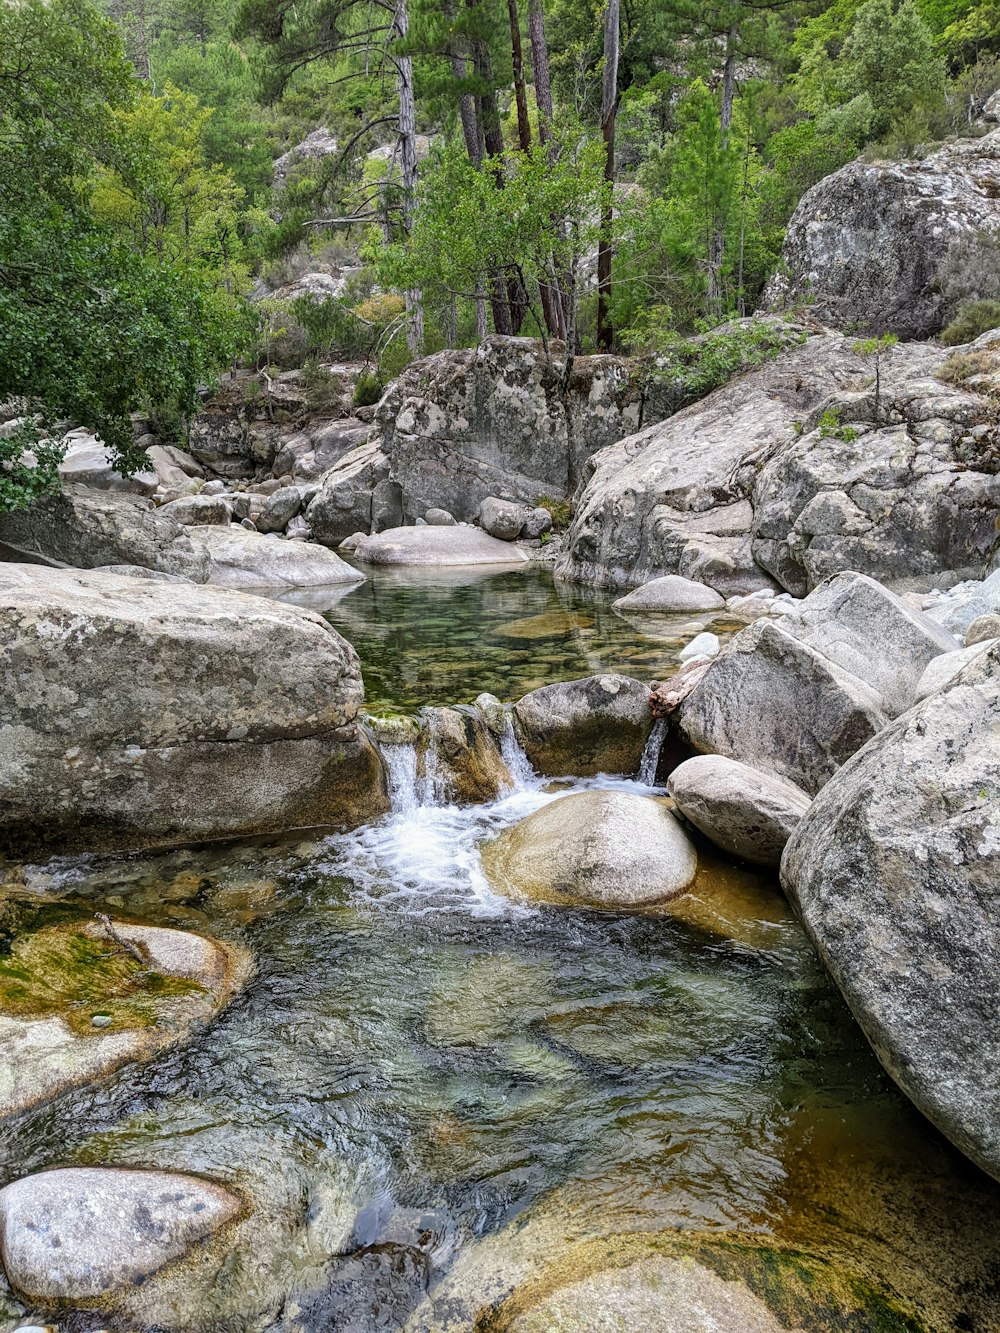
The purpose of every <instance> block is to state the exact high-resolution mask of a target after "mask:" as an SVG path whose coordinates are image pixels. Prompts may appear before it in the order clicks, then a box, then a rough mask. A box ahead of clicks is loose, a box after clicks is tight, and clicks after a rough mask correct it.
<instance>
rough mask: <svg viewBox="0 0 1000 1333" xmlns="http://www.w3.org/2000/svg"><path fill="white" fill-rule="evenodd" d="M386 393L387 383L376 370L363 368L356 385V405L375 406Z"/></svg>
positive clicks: (354, 399) (354, 400) (354, 401)
mask: <svg viewBox="0 0 1000 1333" xmlns="http://www.w3.org/2000/svg"><path fill="white" fill-rule="evenodd" d="M383 393H385V385H384V384H383V383H382V381H381V379H380V378H379V377H378V375H377V374H376V373H375V371H374V370H363V371H362V372H361V374H360V375H359V376H358V382H357V384H355V386H354V398H353V403H354V406H355V407H374V406H375V404H376V403H377V402H378V401H379V399H380V398H381V397H382V395H383Z"/></svg>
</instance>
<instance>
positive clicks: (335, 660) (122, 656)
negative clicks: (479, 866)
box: [0, 564, 387, 850]
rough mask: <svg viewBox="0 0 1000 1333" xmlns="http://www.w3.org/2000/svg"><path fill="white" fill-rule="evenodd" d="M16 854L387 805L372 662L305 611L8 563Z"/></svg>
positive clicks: (3, 667)
mask: <svg viewBox="0 0 1000 1333" xmlns="http://www.w3.org/2000/svg"><path fill="white" fill-rule="evenodd" d="M0 642H2V644H3V648H2V652H0V702H2V713H0V760H2V762H0V828H2V830H3V834H4V838H5V841H6V843H7V846H8V849H10V850H13V849H14V848H22V849H25V850H27V849H29V848H35V849H37V848H38V847H40V846H41V847H51V848H66V849H68V848H72V847H81V846H84V847H86V848H87V849H88V850H95V849H98V848H116V847H138V846H169V845H171V844H177V843H180V842H191V841H203V840H207V839H210V838H221V837H235V836H237V835H239V834H242V833H260V832H268V831H277V830H281V829H287V828H293V827H296V826H303V825H327V824H332V825H337V824H350V825H352V826H353V825H355V824H357V823H361V822H363V821H364V820H366V819H368V818H371V817H373V816H375V815H378V814H380V813H382V812H383V811H384V810H385V809H386V807H387V796H386V788H385V776H384V772H383V770H382V766H381V764H380V762H379V760H378V757H377V756H376V755H374V752H373V751H372V747H371V744H370V742H368V741H367V740H366V739H365V738H364V737H363V736H362V735H361V734H360V733H358V731H357V729H356V728H355V727H354V726H353V723H354V719H355V716H356V714H357V711H358V708H359V707H360V704H361V701H362V698H363V693H364V691H363V685H362V681H361V672H360V667H359V665H358V659H357V654H356V653H355V652H354V650H353V648H351V647H350V645H349V644H348V643H346V642H345V641H344V640H343V639H342V638H341V637H340V635H339V634H337V633H336V631H335V630H333V629H332V628H331V627H330V625H328V624H327V622H326V621H324V620H323V619H321V618H320V617H319V616H318V615H314V614H312V613H311V612H308V611H303V610H300V609H299V608H297V607H291V606H284V605H281V604H279V603H276V602H272V601H270V600H267V599H264V598H259V597H249V596H245V595H243V594H240V593H233V592H223V591H220V590H217V589H206V588H196V587H192V586H191V585H188V584H174V583H163V582H160V581H152V580H145V579H120V578H115V577H114V576H113V575H108V574H93V573H85V572H80V571H66V570H49V569H41V568H39V567H37V566H29V565H13V564H8V565H0Z"/></svg>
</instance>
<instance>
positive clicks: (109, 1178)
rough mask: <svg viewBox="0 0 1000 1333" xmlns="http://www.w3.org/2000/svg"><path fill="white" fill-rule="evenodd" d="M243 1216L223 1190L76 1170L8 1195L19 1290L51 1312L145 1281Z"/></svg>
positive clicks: (5, 1245)
mask: <svg viewBox="0 0 1000 1333" xmlns="http://www.w3.org/2000/svg"><path fill="white" fill-rule="evenodd" d="M239 1211H240V1201H239V1200H238V1199H237V1198H236V1196H235V1195H233V1194H231V1193H230V1192H229V1191H228V1190H226V1189H223V1188H222V1187H221V1186H219V1185H215V1184H212V1183H211V1182H209V1181H207V1180H199V1179H197V1178H196V1177H194V1176H184V1175H177V1174H174V1173H171V1172H166V1171H124V1170H115V1169H114V1168H75V1169H74V1168H70V1169H66V1170H57V1171H46V1172H44V1173H42V1174H41V1175H36V1176H29V1177H27V1178H25V1179H23V1180H19V1181H16V1182H15V1183H14V1184H12V1185H8V1186H7V1187H6V1188H5V1189H3V1190H0V1228H2V1236H3V1239H2V1242H0V1254H2V1256H3V1264H4V1268H5V1269H6V1272H7V1277H8V1278H9V1280H10V1282H11V1284H12V1285H13V1286H14V1287H15V1288H16V1289H17V1290H18V1291H19V1292H21V1293H22V1294H23V1295H25V1296H26V1297H27V1298H28V1299H29V1300H32V1301H38V1302H40V1303H42V1304H45V1305H51V1304H54V1303H59V1302H63V1301H73V1300H81V1299H88V1298H93V1297H100V1296H106V1295H107V1294H108V1293H111V1292H114V1291H115V1290H117V1289H119V1288H121V1287H125V1286H132V1285H135V1284H138V1283H141V1282H142V1281H143V1280H144V1279H145V1278H147V1277H148V1276H149V1275H150V1274H151V1273H154V1272H156V1270H157V1269H159V1268H162V1267H163V1266H164V1265H165V1264H167V1263H169V1262H170V1261H171V1260H174V1259H178V1258H180V1257H181V1256H182V1255H184V1254H185V1253H186V1251H187V1250H188V1249H189V1248H190V1247H191V1246H192V1245H194V1244H196V1243H197V1242H198V1241H200V1240H202V1239H203V1238H204V1237H205V1236H208V1235H210V1234H211V1233H212V1232H213V1231H216V1230H217V1229H218V1228H219V1227H221V1226H223V1225H224V1224H225V1223H226V1222H228V1221H230V1220H231V1219H232V1218H234V1217H235V1216H236V1215H237V1214H238V1212H239Z"/></svg>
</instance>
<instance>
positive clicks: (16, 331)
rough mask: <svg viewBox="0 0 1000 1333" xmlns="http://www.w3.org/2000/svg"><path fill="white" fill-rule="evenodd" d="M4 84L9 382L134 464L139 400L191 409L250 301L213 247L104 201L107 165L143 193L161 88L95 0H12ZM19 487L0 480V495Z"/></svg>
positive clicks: (8, 497)
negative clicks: (173, 242) (149, 130)
mask: <svg viewBox="0 0 1000 1333" xmlns="http://www.w3.org/2000/svg"><path fill="white" fill-rule="evenodd" d="M0 86H2V87H3V88H4V96H5V102H4V106H3V118H2V121H0V126H2V134H3V144H4V150H5V161H4V172H3V174H2V177H0V397H10V396H19V395H23V396H25V397H27V398H28V399H29V400H30V401H31V403H32V404H33V406H34V408H36V409H37V410H39V411H41V413H42V414H43V416H44V417H45V418H47V419H48V420H52V419H55V418H59V417H70V418H72V419H74V420H75V421H77V422H79V423H80V424H83V425H86V426H89V427H91V428H93V429H95V430H97V431H99V432H100V433H101V435H102V436H103V437H104V439H105V440H106V441H107V443H108V444H109V445H111V446H112V447H113V449H114V450H115V451H116V453H117V456H118V461H119V465H120V466H121V467H122V468H123V469H126V470H128V469H132V468H134V467H135V466H137V465H138V464H139V463H140V461H141V459H140V458H138V457H137V456H136V454H135V451H134V449H133V445H132V432H131V425H130V421H129V414H130V413H131V412H132V411H134V410H136V409H139V408H144V409H156V408H160V407H167V408H171V409H174V410H176V411H180V412H184V411H189V410H191V409H192V408H193V407H194V406H195V405H196V403H197V401H198V388H199V385H200V384H202V383H203V382H205V381H206V380H207V379H208V378H210V376H211V374H212V372H213V370H214V369H215V368H217V367H221V366H223V365H225V364H226V363H227V362H228V361H229V360H230V359H231V357H232V356H233V354H234V353H235V351H236V349H237V347H238V345H239V343H240V341H241V339H242V338H243V336H244V335H245V332H246V329H247V326H248V317H247V314H246V310H245V307H244V306H243V304H242V302H241V300H240V298H239V296H238V294H237V293H236V292H234V291H231V290H224V289H222V288H220V286H219V281H218V269H217V268H216V267H213V264H212V263H211V262H206V259H205V256H204V254H200V253H193V252H189V253H182V252H180V251H179V250H178V249H177V248H176V247H175V248H171V247H170V246H168V245H163V246H161V247H159V248H158V246H157V245H156V244H155V243H153V242H152V241H149V243H147V238H145V237H143V236H141V235H138V234H137V233H136V231H135V229H134V227H133V226H132V225H131V221H130V220H126V219H125V218H123V217H122V216H119V215H115V212H114V210H113V209H109V208H108V207H106V206H105V205H104V204H103V203H102V202H101V201H100V199H99V197H98V196H99V194H100V191H101V190H102V189H106V188H107V185H108V182H109V181H119V182H125V181H128V182H131V183H132V185H133V186H134V190H135V195H134V197H135V198H138V197H139V195H140V194H141V191H142V188H143V185H144V184H145V183H149V185H150V188H153V187H154V185H155V181H156V179H157V171H156V167H157V165H158V164H157V159H156V148H155V146H152V145H150V144H149V143H148V142H147V141H146V140H145V139H144V138H143V137H142V134H141V132H140V130H139V125H140V124H143V123H147V122H145V121H144V115H145V112H146V111H147V109H148V106H149V102H150V100H151V99H149V98H148V94H147V93H146V92H145V91H144V89H143V88H142V87H141V86H140V85H139V84H138V82H137V80H135V78H134V77H133V75H132V72H131V68H130V66H129V65H128V62H127V61H126V59H125V56H124V52H123V50H122V48H121V43H120V39H119V37H118V35H117V32H116V30H115V29H114V27H113V26H112V25H111V24H110V23H108V22H107V21H106V20H104V19H102V18H101V16H100V15H99V13H98V12H97V11H96V9H95V8H94V7H93V5H92V4H90V3H89V0H23V3H18V4H17V5H3V6H0ZM161 239H163V238H162V237H161ZM22 502H23V489H22V488H18V489H17V490H16V491H10V492H9V493H8V492H7V490H6V489H5V488H4V487H3V486H2V484H0V508H3V507H5V506H7V505H9V504H13V503H18V504H20V503H22Z"/></svg>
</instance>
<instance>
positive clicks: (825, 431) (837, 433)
mask: <svg viewBox="0 0 1000 1333" xmlns="http://www.w3.org/2000/svg"><path fill="white" fill-rule="evenodd" d="M817 429H818V430H819V437H820V439H821V440H831V439H832V440H843V441H844V443H845V444H852V443H853V442H854V441H855V440H856V439H857V438H858V432H857V431H856V430H855V429H854V427H853V426H845V425H843V424H842V423H841V420H840V413H839V412H838V411H837V409H836V408H834V407H830V408H827V410H826V411H825V412H824V413H823V414H822V415H821V416H820V419H819V423H818V425H817Z"/></svg>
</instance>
